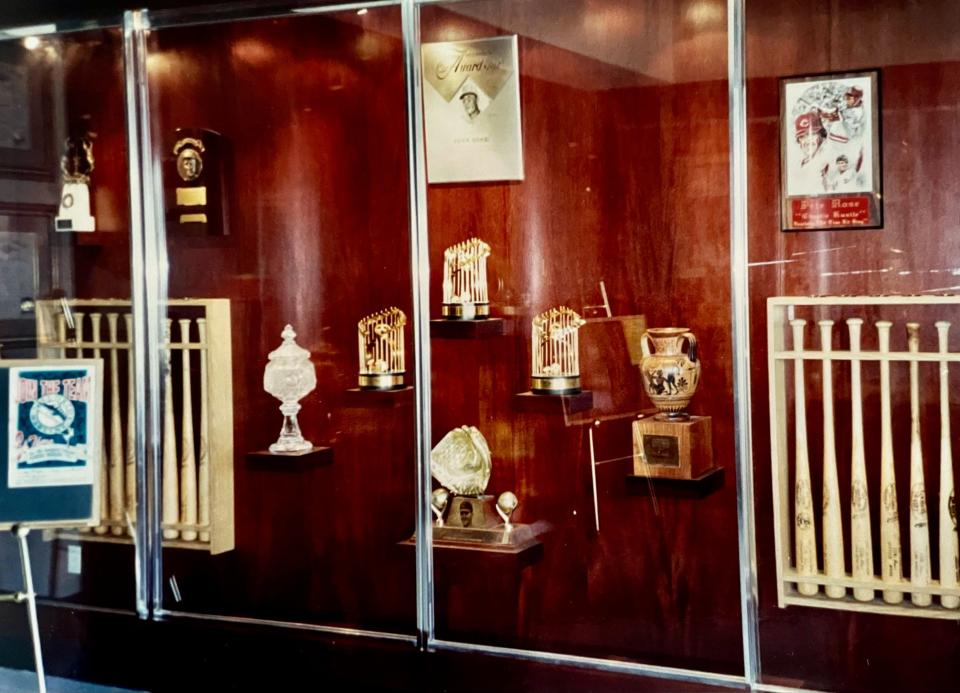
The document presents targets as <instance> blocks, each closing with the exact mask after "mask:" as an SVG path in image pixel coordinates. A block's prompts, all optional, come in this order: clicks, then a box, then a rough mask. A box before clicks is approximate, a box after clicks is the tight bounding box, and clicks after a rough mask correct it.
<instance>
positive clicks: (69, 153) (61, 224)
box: [55, 137, 97, 231]
mask: <svg viewBox="0 0 960 693" xmlns="http://www.w3.org/2000/svg"><path fill="white" fill-rule="evenodd" d="M60 169H61V170H62V171H63V190H62V192H61V194H60V211H59V213H58V214H57V218H56V221H55V225H56V229H57V231H94V230H96V226H97V224H96V220H95V219H94V218H93V216H92V215H91V214H90V188H89V187H88V184H89V183H90V174H91V173H93V143H92V142H91V141H90V140H88V139H87V138H86V137H68V138H67V140H66V143H65V152H64V155H63V158H62V159H61V160H60Z"/></svg>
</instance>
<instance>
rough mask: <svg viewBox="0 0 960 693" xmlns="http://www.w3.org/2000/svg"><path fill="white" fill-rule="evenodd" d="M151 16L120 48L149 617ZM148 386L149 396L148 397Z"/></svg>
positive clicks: (127, 26) (140, 531)
mask: <svg viewBox="0 0 960 693" xmlns="http://www.w3.org/2000/svg"><path fill="white" fill-rule="evenodd" d="M149 29H150V20H149V16H148V14H147V12H146V11H145V10H134V11H127V12H124V14H123V50H124V70H125V79H126V121H127V156H128V159H129V167H128V168H129V176H130V179H129V181H130V182H129V185H130V276H131V287H130V289H131V291H130V298H131V312H132V314H133V338H132V349H131V357H132V358H133V365H134V379H133V380H134V382H133V389H132V393H133V396H134V397H135V401H136V402H138V403H140V406H138V407H136V408H135V414H134V416H135V422H134V425H135V433H136V470H137V481H138V483H137V516H136V525H137V527H136V529H137V531H136V532H135V533H134V542H135V544H136V551H135V561H134V568H135V572H136V580H137V592H136V595H137V596H136V601H137V614H138V615H139V616H140V617H141V618H149V617H150V615H151V613H152V612H153V610H154V609H156V608H157V607H159V605H160V598H161V596H162V592H161V587H160V582H161V581H160V576H161V571H162V564H161V560H162V556H161V555H160V549H159V547H160V542H159V537H158V535H159V531H160V519H159V516H158V512H159V510H158V508H157V503H156V489H157V488H158V486H159V465H157V464H156V460H158V459H159V458H160V449H159V448H160V444H159V436H158V435H157V432H158V431H159V430H160V401H161V398H162V393H161V392H160V383H161V382H162V379H161V378H160V360H159V353H160V352H159V350H158V349H154V348H150V345H151V344H154V343H156V342H157V340H158V339H160V338H162V334H163V333H162V331H161V327H160V325H161V323H160V321H161V315H162V314H163V313H162V311H163V307H164V305H165V300H166V273H167V264H166V253H165V246H164V245H163V241H162V239H161V238H159V235H160V233H161V229H162V227H161V226H160V225H159V224H158V223H157V219H158V218H160V217H158V216H157V215H158V211H157V204H158V199H157V195H156V193H155V191H156V187H155V186H156V183H157V180H158V178H157V175H158V174H157V172H156V171H155V162H154V156H153V146H152V144H151V136H150V135H151V133H150V103H149V92H148V84H147V46H146V37H147V34H148V32H149ZM148 393H149V395H150V396H148Z"/></svg>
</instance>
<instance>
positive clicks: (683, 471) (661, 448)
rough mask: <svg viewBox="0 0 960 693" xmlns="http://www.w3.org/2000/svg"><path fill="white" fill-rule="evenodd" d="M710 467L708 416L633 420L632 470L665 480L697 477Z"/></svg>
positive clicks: (639, 474) (711, 446)
mask: <svg viewBox="0 0 960 693" xmlns="http://www.w3.org/2000/svg"><path fill="white" fill-rule="evenodd" d="M712 467H713V440H712V437H711V433H710V417H709V416H691V417H690V418H689V419H686V420H680V421H667V420H660V419H657V418H656V417H650V418H648V419H639V420H637V421H634V422H633V473H634V474H635V475H636V476H648V477H659V478H664V479H690V480H693V479H697V478H700V477H702V476H703V475H704V474H705V473H706V472H708V471H709V470H710V469H711V468H712Z"/></svg>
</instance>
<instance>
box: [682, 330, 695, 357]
mask: <svg viewBox="0 0 960 693" xmlns="http://www.w3.org/2000/svg"><path fill="white" fill-rule="evenodd" d="M680 338H681V339H683V338H686V340H687V358H688V359H690V363H696V362H697V338H696V337H694V336H693V332H684V333H683V334H682V335H680Z"/></svg>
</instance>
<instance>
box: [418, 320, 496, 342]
mask: <svg viewBox="0 0 960 693" xmlns="http://www.w3.org/2000/svg"><path fill="white" fill-rule="evenodd" d="M503 334H504V320H503V318H484V319H481V320H445V319H439V320H431V321H430V336H431V337H433V338H434V339H483V338H485V337H501V336H503Z"/></svg>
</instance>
